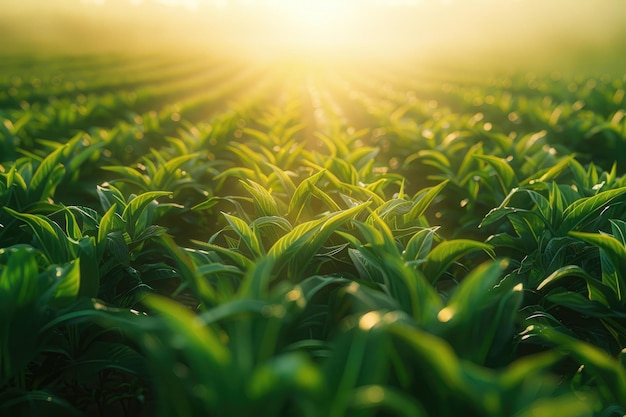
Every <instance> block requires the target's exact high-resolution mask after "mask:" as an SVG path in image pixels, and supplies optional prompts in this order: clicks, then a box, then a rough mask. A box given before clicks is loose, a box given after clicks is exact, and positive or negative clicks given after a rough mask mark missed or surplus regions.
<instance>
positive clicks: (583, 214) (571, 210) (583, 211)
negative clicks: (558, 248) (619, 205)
mask: <svg viewBox="0 0 626 417" xmlns="http://www.w3.org/2000/svg"><path fill="white" fill-rule="evenodd" d="M625 194H626V187H621V188H616V189H614V190H607V191H604V192H601V193H599V194H596V195H594V196H593V197H587V198H582V199H580V200H576V201H574V202H573V203H572V204H570V205H569V206H568V207H567V208H566V209H565V211H564V212H563V223H562V224H561V227H560V228H559V231H560V232H561V233H567V232H569V231H572V230H575V229H579V228H581V227H583V226H584V223H585V222H586V221H587V220H589V219H595V218H597V217H598V215H599V214H600V212H601V211H602V210H604V209H605V208H606V207H608V206H609V205H611V204H613V203H614V202H617V201H616V200H619V201H621V199H622V197H623V196H624V195H625Z"/></svg>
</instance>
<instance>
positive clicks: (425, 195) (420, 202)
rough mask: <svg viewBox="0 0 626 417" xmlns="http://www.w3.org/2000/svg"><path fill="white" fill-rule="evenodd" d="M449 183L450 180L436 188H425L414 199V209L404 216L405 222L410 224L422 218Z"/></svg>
mask: <svg viewBox="0 0 626 417" xmlns="http://www.w3.org/2000/svg"><path fill="white" fill-rule="evenodd" d="M448 182H449V181H448V180H445V181H442V182H440V183H439V184H437V185H436V186H434V187H429V188H425V189H424V190H422V191H421V192H420V193H419V194H418V195H416V196H415V197H414V198H413V207H411V210H410V211H409V212H408V213H407V214H405V215H404V222H405V223H409V222H411V221H415V220H417V219H418V218H420V217H421V216H422V215H423V214H424V212H425V211H426V209H427V208H428V207H429V206H430V204H431V203H432V202H433V200H434V199H435V197H437V196H438V195H439V193H440V192H441V190H443V188H444V187H445V186H446V185H447V184H448Z"/></svg>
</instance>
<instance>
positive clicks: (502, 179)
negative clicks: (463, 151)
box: [474, 155, 518, 194]
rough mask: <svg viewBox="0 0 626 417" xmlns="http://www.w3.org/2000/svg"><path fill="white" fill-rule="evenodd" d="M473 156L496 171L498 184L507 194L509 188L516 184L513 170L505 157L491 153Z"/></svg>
mask: <svg viewBox="0 0 626 417" xmlns="http://www.w3.org/2000/svg"><path fill="white" fill-rule="evenodd" d="M474 158H478V159H480V160H481V161H485V162H487V163H488V164H489V165H491V167H492V168H493V169H494V170H495V171H496V174H497V178H498V183H499V184H500V187H501V189H502V192H503V193H504V194H507V193H508V192H509V190H511V188H513V187H516V186H517V185H518V181H517V177H516V175H515V171H514V170H513V168H511V166H510V165H509V164H508V163H507V161H506V160H505V159H503V158H499V157H497V156H493V155H474Z"/></svg>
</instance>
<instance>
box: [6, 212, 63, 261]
mask: <svg viewBox="0 0 626 417" xmlns="http://www.w3.org/2000/svg"><path fill="white" fill-rule="evenodd" d="M4 209H5V210H6V211H8V212H9V213H10V214H11V215H12V216H13V217H16V218H18V219H20V220H22V221H24V222H26V224H28V226H30V228H31V229H32V230H33V233H35V236H37V240H38V241H39V243H40V244H41V248H42V249H43V251H44V253H45V254H46V257H47V258H48V260H49V261H50V262H51V263H65V262H68V261H70V260H71V258H72V256H71V251H70V247H69V242H68V239H67V236H66V235H65V232H63V229H61V227H60V226H59V225H58V224H56V223H55V222H53V221H52V220H49V219H48V218H46V217H43V216H39V215H36V214H29V213H19V212H17V211H15V210H13V209H10V208H8V207H5V208H4Z"/></svg>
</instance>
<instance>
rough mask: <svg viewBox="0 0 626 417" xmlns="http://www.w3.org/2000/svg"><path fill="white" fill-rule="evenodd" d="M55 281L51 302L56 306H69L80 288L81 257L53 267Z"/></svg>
mask: <svg viewBox="0 0 626 417" xmlns="http://www.w3.org/2000/svg"><path fill="white" fill-rule="evenodd" d="M53 271H54V278H55V280H56V281H55V283H54V285H53V286H52V289H53V293H52V296H51V302H52V304H53V305H54V306H56V307H67V306H68V305H70V304H71V303H72V302H74V300H76V297H78V292H79V289H80V259H76V260H75V261H72V262H70V263H69V264H67V265H64V266H59V267H56V268H54V269H53Z"/></svg>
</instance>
